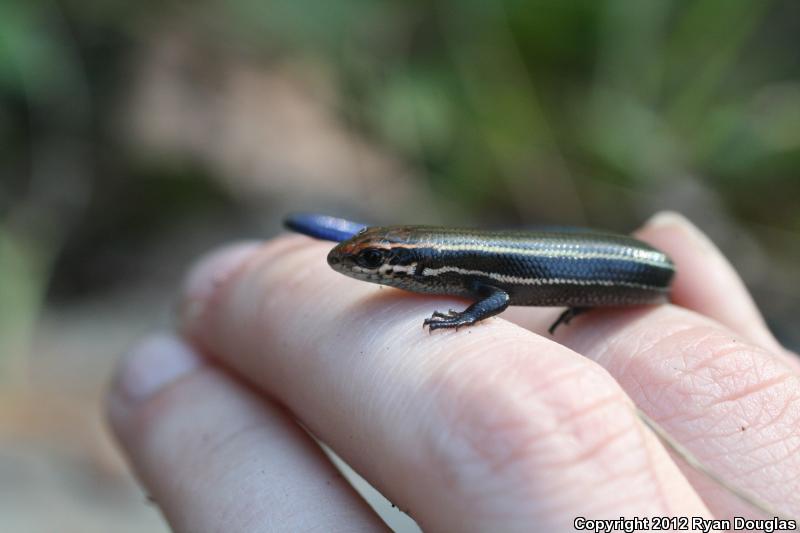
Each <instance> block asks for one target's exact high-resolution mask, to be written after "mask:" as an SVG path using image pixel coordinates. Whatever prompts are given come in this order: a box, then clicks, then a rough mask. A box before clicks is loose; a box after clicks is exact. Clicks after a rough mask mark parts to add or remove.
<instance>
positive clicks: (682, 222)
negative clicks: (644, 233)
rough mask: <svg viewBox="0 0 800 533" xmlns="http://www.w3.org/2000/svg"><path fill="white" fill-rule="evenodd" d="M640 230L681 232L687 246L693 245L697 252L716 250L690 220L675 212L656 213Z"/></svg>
mask: <svg viewBox="0 0 800 533" xmlns="http://www.w3.org/2000/svg"><path fill="white" fill-rule="evenodd" d="M642 229H671V230H675V231H680V232H683V235H684V236H685V237H687V238H686V243H687V244H694V245H695V246H697V247H698V249H699V250H701V251H704V252H708V251H716V250H717V247H716V246H715V245H714V243H713V242H712V241H711V239H709V238H708V236H707V235H706V234H705V233H703V232H702V231H701V230H700V228H698V227H697V226H695V225H694V224H693V223H692V221H691V220H689V219H688V218H686V217H685V216H683V215H682V214H680V213H676V212H675V211H662V212H660V213H656V214H655V215H653V216H652V218H650V220H648V221H647V222H645V224H644V226H643V227H642Z"/></svg>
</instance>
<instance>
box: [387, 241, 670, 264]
mask: <svg viewBox="0 0 800 533" xmlns="http://www.w3.org/2000/svg"><path fill="white" fill-rule="evenodd" d="M393 247H395V246H392V245H388V246H386V248H393ZM398 247H400V248H430V249H431V250H433V251H439V252H476V253H492V254H515V255H524V256H526V257H548V258H550V257H552V258H558V259H608V260H618V261H631V262H636V263H643V264H646V265H650V266H656V267H662V268H672V265H670V263H669V261H668V260H667V258H666V256H665V255H664V254H663V253H661V252H659V251H656V250H641V249H631V248H627V249H624V250H622V251H621V252H620V253H608V252H599V251H598V252H594V251H585V250H584V251H580V250H570V249H569V248H547V249H540V250H537V249H535V248H525V247H522V246H519V247H516V246H494V245H493V246H492V247H490V248H486V247H482V246H475V245H471V244H467V243H463V244H444V243H439V242H437V243H425V242H420V243H416V244H414V245H409V244H405V243H404V244H403V245H401V246H398Z"/></svg>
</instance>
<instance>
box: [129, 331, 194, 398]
mask: <svg viewBox="0 0 800 533" xmlns="http://www.w3.org/2000/svg"><path fill="white" fill-rule="evenodd" d="M201 365H202V359H201V358H200V356H199V355H197V353H196V352H195V351H194V350H193V349H192V348H190V347H189V346H188V345H187V344H186V343H185V342H183V341H182V340H180V339H178V338H177V337H175V336H173V335H168V334H159V335H153V336H152V337H150V338H148V339H146V340H144V341H142V342H141V343H140V344H139V345H137V346H136V347H134V348H133V349H132V350H131V351H130V352H129V353H128V355H126V356H125V358H124V359H123V360H122V362H121V363H120V365H119V367H118V370H117V375H116V379H115V380H114V385H113V393H115V394H116V396H117V397H119V398H121V399H122V400H123V401H124V402H125V403H126V404H128V406H133V405H136V404H138V403H141V402H143V401H145V400H147V399H148V398H150V397H152V396H153V395H155V394H156V393H158V392H159V391H160V390H162V389H163V388H164V387H166V386H167V385H169V384H170V383H173V382H174V381H176V380H177V379H179V378H180V377H182V376H185V375H186V374H189V373H191V372H192V371H194V370H195V369H197V368H198V367H199V366H201Z"/></svg>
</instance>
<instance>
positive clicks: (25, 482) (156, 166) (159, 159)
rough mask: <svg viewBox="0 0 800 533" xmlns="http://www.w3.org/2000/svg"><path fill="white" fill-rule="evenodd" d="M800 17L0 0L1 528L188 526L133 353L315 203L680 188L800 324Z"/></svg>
mask: <svg viewBox="0 0 800 533" xmlns="http://www.w3.org/2000/svg"><path fill="white" fill-rule="evenodd" d="M798 36H800V3H797V2H795V1H792V0H772V1H769V0H753V1H747V0H693V1H688V0H687V1H666V0H650V1H647V2H640V1H637V0H610V1H605V2H596V1H594V0H574V1H570V2H563V1H558V0H552V1H547V0H543V1H531V0H526V1H523V0H503V1H501V0H458V1H457V0H430V1H421V0H413V1H412V0H405V1H401V0H337V1H336V2H330V1H328V0H258V1H255V0H228V1H226V2H213V1H210V0H206V1H194V2H188V1H181V0H168V1H166V2H154V1H146V0H143V1H140V2H123V1H119V0H107V1H104V2H92V1H88V0H63V1H56V0H40V1H36V2H30V1H25V0H2V2H0V140H1V142H0V531H12V532H18V531H20V532H27V531H35V532H39V531H58V532H72V531H75V532H95V531H97V532H101V531H102V532H106V531H122V532H125V531H131V532H140V531H142V532H149V531H165V529H166V528H165V526H164V524H163V523H162V521H161V519H160V517H159V516H158V514H157V512H156V510H155V509H154V508H153V507H152V506H150V505H148V503H147V501H146V498H145V496H144V495H143V494H142V493H141V492H140V491H139V489H137V488H136V487H135V485H134V484H133V482H132V481H131V479H130V478H129V476H128V474H127V471H126V469H125V467H124V464H123V462H122V461H121V459H120V457H119V455H118V453H117V452H116V450H115V449H114V447H113V445H112V444H111V441H110V439H109V437H108V435H107V432H106V430H105V427H104V424H103V420H102V407H101V397H102V394H103V390H104V388H105V387H106V386H107V385H106V384H107V380H108V376H109V373H110V371H111V368H112V367H113V364H114V361H115V359H116V358H117V357H118V356H119V355H120V354H121V353H122V352H123V351H124V350H125V348H126V347H127V346H129V345H130V343H132V342H134V340H135V339H136V338H138V337H139V336H140V335H142V334H143V333H145V332H147V331H150V330H152V329H153V328H156V327H164V326H166V325H168V324H169V322H170V316H171V305H172V298H173V296H174V294H175V292H176V287H177V284H178V282H179V280H180V278H181V273H182V272H183V270H184V269H185V268H186V266H187V264H188V263H189V262H190V261H191V260H192V258H194V257H196V256H197V255H198V254H200V253H202V252H203V251H205V250H208V249H209V248H211V247H214V246H216V245H218V244H220V243H223V242H226V241H230V240H235V239H241V238H248V237H268V236H271V235H274V234H276V233H277V232H279V231H280V220H281V218H282V216H283V215H284V214H285V213H286V212H288V211H292V210H305V211H322V212H325V213H329V214H334V215H339V216H346V217H350V218H355V219H358V220H364V221H368V222H384V223H412V222H413V223H448V224H465V225H481V226H511V225H524V224H536V223H546V224H562V225H563V224H572V225H588V226H597V227H604V228H607V229H611V230H615V231H620V232H628V231H631V230H633V229H634V228H635V227H637V226H638V225H639V224H641V223H642V222H643V221H644V220H645V219H646V218H647V217H648V216H649V215H650V214H652V213H653V212H655V211H657V210H659V209H665V208H669V209H674V210H677V211H681V212H683V213H685V214H686V215H688V216H689V217H691V218H692V219H693V220H694V221H695V222H697V223H698V225H700V226H701V227H702V228H703V229H704V230H705V231H706V232H707V233H709V234H710V235H711V236H712V237H713V238H714V240H715V241H716V242H717V243H718V244H719V245H720V247H721V248H722V249H723V250H724V251H725V253H726V254H727V255H728V257H730V259H731V261H732V262H733V263H734V265H735V266H736V268H737V269H738V270H739V271H740V272H741V273H742V275H743V277H744V278H745V280H746V282H747V284H748V286H749V287H750V288H751V290H752V291H753V294H754V296H755V298H756V300H757V301H758V303H759V305H760V306H761V308H762V309H763V310H764V313H765V314H766V316H767V319H768V322H769V324H770V326H771V327H772V328H773V330H774V331H775V332H776V334H777V335H778V336H779V338H780V339H781V340H782V341H783V342H785V343H786V344H787V345H788V346H789V347H791V348H793V349H795V350H797V349H798V348H800V332H798V328H797V327H796V324H797V318H796V317H797V316H798V315H800V283H798V280H800V209H798V207H800V205H799V202H798V198H799V197H800V178H799V177H798V169H799V168H800V55H798V53H797V50H798V45H800V37H798ZM45 509H46V511H47V512H46V513H45V512H42V511H43V510H45ZM399 520H401V521H402V519H399ZM398 524H401V522H398ZM406 525H407V524H406ZM396 527H397V528H398V529H400V528H402V527H404V526H402V524H401V525H397V526H396Z"/></svg>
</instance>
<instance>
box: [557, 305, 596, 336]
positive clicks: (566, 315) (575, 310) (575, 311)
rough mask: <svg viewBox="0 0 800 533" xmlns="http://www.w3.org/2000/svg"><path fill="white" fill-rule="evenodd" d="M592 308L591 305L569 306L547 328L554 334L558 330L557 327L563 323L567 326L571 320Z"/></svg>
mask: <svg viewBox="0 0 800 533" xmlns="http://www.w3.org/2000/svg"><path fill="white" fill-rule="evenodd" d="M589 309H591V307H568V308H567V309H566V310H565V311H564V312H563V313H561V314H560V315H559V316H558V318H557V319H556V321H555V322H553V325H552V326H550V327H549V328H547V331H548V333H550V335H553V334H554V333H555V331H556V328H557V327H558V326H560V325H561V324H564V325H565V326H566V325H568V324H569V323H570V321H571V320H572V319H573V318H575V317H576V316H578V315H581V314H583V313H585V312H586V311H588V310H589Z"/></svg>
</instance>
